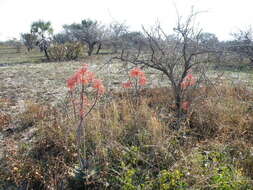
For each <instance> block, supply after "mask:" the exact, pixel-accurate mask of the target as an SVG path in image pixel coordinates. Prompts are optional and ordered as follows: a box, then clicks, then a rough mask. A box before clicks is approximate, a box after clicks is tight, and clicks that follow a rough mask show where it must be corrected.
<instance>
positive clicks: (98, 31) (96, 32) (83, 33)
mask: <svg viewBox="0 0 253 190" xmlns="http://www.w3.org/2000/svg"><path fill="white" fill-rule="evenodd" d="M64 29H65V31H66V33H67V34H68V35H70V36H72V37H73V38H74V39H75V40H77V41H80V42H82V43H84V44H86V45H87V46H88V55H89V56H90V55H91V54H92V52H93V50H94V47H95V45H98V51H97V53H98V52H99V50H100V49H101V45H102V38H103V32H104V30H103V29H104V26H102V25H101V24H99V23H98V22H97V21H93V20H90V19H86V20H82V22H81V23H80V24H76V23H73V24H71V25H65V26H64Z"/></svg>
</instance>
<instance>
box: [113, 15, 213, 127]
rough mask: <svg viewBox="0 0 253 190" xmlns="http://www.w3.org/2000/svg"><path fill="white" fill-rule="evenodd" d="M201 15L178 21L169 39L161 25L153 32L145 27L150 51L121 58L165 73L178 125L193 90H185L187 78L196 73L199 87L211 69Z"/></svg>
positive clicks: (122, 54) (122, 55) (126, 54)
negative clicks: (198, 24)
mask: <svg viewBox="0 0 253 190" xmlns="http://www.w3.org/2000/svg"><path fill="white" fill-rule="evenodd" d="M197 14H198V13H195V12H192V13H191V14H190V15H189V16H188V17H187V18H186V19H185V20H183V18H182V17H178V21H177V24H176V27H175V28H174V29H173V30H174V33H173V34H172V35H168V34H167V33H166V32H165V31H164V30H163V29H162V27H161V26H160V25H159V24H157V26H155V27H154V28H152V29H151V30H150V31H148V30H146V29H145V28H144V27H143V31H144V34H145V39H146V41H147V42H148V43H147V46H148V48H147V50H146V51H141V48H139V49H138V51H136V52H135V53H134V54H133V53H129V52H127V51H126V50H125V49H124V50H122V53H121V56H120V57H117V58H118V59H121V60H123V61H128V62H130V63H133V64H134V65H137V66H144V67H149V68H152V69H155V70H157V71H160V72H161V73H163V74H164V75H165V76H166V77H167V79H168V81H169V82H170V85H171V88H172V91H173V94H174V100H175V107H176V117H177V118H178V121H179V122H178V125H177V127H179V123H180V120H181V118H183V115H184V111H183V107H182V106H183V103H184V102H185V101H186V100H187V98H189V97H190V96H187V91H188V90H189V88H192V87H188V88H187V89H186V88H182V84H183V83H184V81H185V80H186V78H187V75H188V74H189V73H190V72H191V71H192V72H194V73H196V77H198V79H197V78H196V84H198V82H199V81H200V80H201V78H202V77H203V75H204V73H205V71H206V69H207V66H206V63H205V61H204V59H206V56H205V54H206V53H208V52H210V50H209V49H208V48H206V47H205V46H203V44H201V41H200V37H201V30H197V29H196V27H195V25H194V21H195V17H196V15H197Z"/></svg>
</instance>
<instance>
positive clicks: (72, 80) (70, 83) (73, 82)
mask: <svg viewBox="0 0 253 190" xmlns="http://www.w3.org/2000/svg"><path fill="white" fill-rule="evenodd" d="M76 84H77V77H76V75H74V76H72V77H70V78H69V79H68V80H67V87H68V88H69V89H70V90H73V89H74V88H75V86H76Z"/></svg>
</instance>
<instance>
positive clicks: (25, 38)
mask: <svg viewBox="0 0 253 190" xmlns="http://www.w3.org/2000/svg"><path fill="white" fill-rule="evenodd" d="M21 40H22V42H23V44H24V45H25V46H26V48H27V51H28V52H29V51H31V50H32V49H33V48H34V46H35V45H36V41H37V36H36V35H34V34H32V33H24V34H21Z"/></svg>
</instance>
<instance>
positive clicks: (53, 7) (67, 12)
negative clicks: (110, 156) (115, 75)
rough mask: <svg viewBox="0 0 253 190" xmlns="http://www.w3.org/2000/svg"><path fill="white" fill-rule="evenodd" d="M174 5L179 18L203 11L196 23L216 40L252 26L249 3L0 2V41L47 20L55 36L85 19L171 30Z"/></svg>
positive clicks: (243, 0)
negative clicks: (192, 10)
mask: <svg viewBox="0 0 253 190" xmlns="http://www.w3.org/2000/svg"><path fill="white" fill-rule="evenodd" d="M175 5H176V7H177V9H178V10H179V13H180V14H182V15H187V14H188V13H189V10H190V7H191V6H192V5H194V7H195V10H198V11H207V12H205V13H202V14H200V15H199V16H198V23H199V24H200V27H201V28H203V30H204V31H205V32H212V33H215V34H216V35H217V36H218V37H219V39H220V40H226V39H229V38H230V33H231V32H234V31H237V29H239V28H246V27H247V26H249V25H251V24H252V25H253V11H252V8H253V0H71V1H70V0H0V26H1V27H0V40H6V39H11V38H13V37H16V38H19V35H20V33H22V32H29V30H30V25H31V23H32V22H33V21H37V20H39V19H42V20H45V21H51V23H52V25H53V28H54V31H55V33H57V32H59V31H61V26H62V25H63V24H71V23H73V22H80V21H81V20H82V19H85V18H91V19H96V20H98V21H101V22H102V23H105V24H107V23H110V22H112V21H115V20H116V21H120V22H124V21H125V22H126V24H127V25H129V26H130V28H131V29H132V30H140V28H141V25H144V26H151V25H152V24H154V23H155V22H156V21H157V20H159V21H160V22H161V24H162V25H164V26H165V28H172V27H174V24H175V19H176V10H175Z"/></svg>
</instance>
